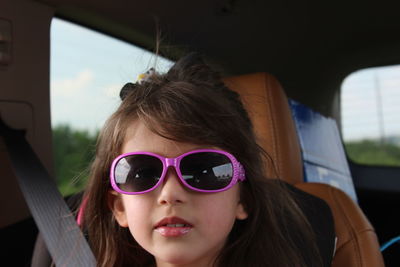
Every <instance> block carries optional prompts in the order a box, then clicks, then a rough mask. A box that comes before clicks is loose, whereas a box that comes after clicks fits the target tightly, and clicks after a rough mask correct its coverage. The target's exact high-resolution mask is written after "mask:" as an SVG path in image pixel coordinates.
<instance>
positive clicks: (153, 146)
mask: <svg viewBox="0 0 400 267" xmlns="http://www.w3.org/2000/svg"><path fill="white" fill-rule="evenodd" d="M201 148H214V147H212V146H204V145H198V144H191V143H185V142H178V141H175V140H170V139H167V138H165V137H162V136H160V135H158V134H156V133H154V132H153V131H151V130H150V129H149V128H148V127H147V126H146V125H145V124H144V123H143V122H141V121H140V120H136V121H134V122H132V123H130V124H129V126H128V127H127V130H126V135H125V138H124V143H123V145H122V149H121V150H122V151H121V153H128V152H137V151H146V152H152V153H156V154H159V155H161V156H164V157H177V156H179V155H181V154H183V153H185V152H188V151H191V150H195V149H201Z"/></svg>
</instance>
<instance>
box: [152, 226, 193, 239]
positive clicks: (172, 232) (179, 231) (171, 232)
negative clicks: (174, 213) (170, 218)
mask: <svg viewBox="0 0 400 267" xmlns="http://www.w3.org/2000/svg"><path fill="white" fill-rule="evenodd" d="M190 230H192V227H191V226H184V227H168V226H160V227H157V228H156V229H155V231H156V232H158V233H159V234H161V235H162V236H165V237H179V236H183V235H186V234H187V233H189V232H190Z"/></svg>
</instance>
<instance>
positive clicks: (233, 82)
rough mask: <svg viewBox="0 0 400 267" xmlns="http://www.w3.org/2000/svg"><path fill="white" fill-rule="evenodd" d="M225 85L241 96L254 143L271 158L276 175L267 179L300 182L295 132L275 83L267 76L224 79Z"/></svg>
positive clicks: (283, 94)
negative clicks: (253, 134)
mask: <svg viewBox="0 0 400 267" xmlns="http://www.w3.org/2000/svg"><path fill="white" fill-rule="evenodd" d="M224 82H225V84H226V85H227V86H228V87H229V88H230V89H232V90H234V91H236V92H238V93H239V94H240V96H241V99H242V102H243V104H244V107H245V108H246V110H247V112H248V113H249V116H250V119H251V120H252V122H253V125H254V129H255V133H256V136H257V139H258V140H257V143H258V144H259V145H260V146H261V147H262V148H263V149H264V150H265V151H266V152H267V153H268V154H269V156H270V157H271V159H272V161H273V163H274V165H275V168H276V172H277V174H275V171H274V170H271V169H270V170H268V171H267V175H268V176H269V177H276V176H278V177H277V178H279V179H282V180H284V181H286V182H288V183H291V184H295V183H298V182H303V167H302V162H301V154H300V146H299V142H298V137H297V134H296V128H295V125H294V122H293V119H292V115H291V111H290V108H289V104H288V99H287V97H286V94H285V92H284V91H283V89H282V86H281V85H280V84H279V82H278V81H277V80H276V79H275V77H273V76H272V75H270V74H268V73H255V74H247V75H240V76H234V77H228V78H225V79H224Z"/></svg>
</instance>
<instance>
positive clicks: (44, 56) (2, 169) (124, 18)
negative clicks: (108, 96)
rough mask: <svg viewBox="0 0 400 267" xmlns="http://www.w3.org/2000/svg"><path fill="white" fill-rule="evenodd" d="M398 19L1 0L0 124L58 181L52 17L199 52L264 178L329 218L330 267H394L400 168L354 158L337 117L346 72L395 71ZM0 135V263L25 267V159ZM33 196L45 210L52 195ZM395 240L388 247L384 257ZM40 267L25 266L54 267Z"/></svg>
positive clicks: (28, 222) (368, 12) (302, 9)
mask: <svg viewBox="0 0 400 267" xmlns="http://www.w3.org/2000/svg"><path fill="white" fill-rule="evenodd" d="M399 8H400V3H399V2H398V1H393V0H385V1H381V2H376V1H370V0H367V1H363V2H359V1H355V0H350V1H335V2H321V1H315V0H308V1H305V2H299V1H277V0H267V1H258V0H253V1H240V0H217V1H199V2H188V1H182V0H177V1H164V2H162V1H156V2H137V1H122V0H115V1H113V2H110V1H104V0H98V1H91V0H80V1H78V0H2V1H1V2H0V85H1V87H0V88H1V90H0V118H1V121H2V123H4V124H5V125H7V127H9V128H12V129H16V130H23V132H24V137H23V138H26V140H27V143H28V144H29V146H30V147H31V148H32V154H34V157H35V158H37V159H38V161H37V163H34V164H33V165H38V166H39V165H40V166H41V168H42V167H43V173H45V175H48V176H49V177H51V179H52V180H54V181H57V174H56V168H55V153H54V147H53V146H54V144H53V142H52V140H53V139H54V133H53V132H52V118H53V117H52V108H53V107H52V105H53V106H54V104H51V90H52V89H51V88H50V87H51V86H52V81H51V75H52V73H51V72H52V66H51V62H52V61H51V60H52V57H53V56H52V53H51V51H52V49H53V46H52V39H51V27H52V23H53V20H54V19H60V20H63V21H66V22H70V23H74V24H76V25H79V26H82V27H84V28H87V29H90V30H93V31H95V32H98V33H101V34H103V35H106V36H109V37H112V38H115V39H117V40H120V41H122V42H124V43H126V44H129V45H135V46H136V47H139V48H140V49H143V50H145V51H149V52H157V53H158V54H159V55H160V56H162V57H164V58H166V59H168V60H170V61H175V60H177V59H178V58H180V57H181V56H183V55H185V54H187V53H188V52H192V51H196V52H199V53H201V54H202V55H204V58H205V59H206V60H207V62H209V63H210V64H211V65H212V66H214V67H215V68H217V69H218V70H220V71H221V72H222V74H223V76H224V82H225V83H226V85H227V86H228V87H229V88H231V89H232V90H234V91H237V92H238V93H239V94H240V96H241V99H242V101H243V103H244V105H245V107H246V109H247V111H248V112H249V115H250V117H251V119H252V122H253V124H254V129H255V132H256V135H257V141H258V142H259V144H260V146H261V147H263V148H264V149H265V150H266V151H267V152H268V154H269V156H270V157H271V160H272V162H273V165H274V167H275V169H274V170H268V172H269V173H268V174H267V176H270V177H277V178H279V179H281V180H283V181H286V182H288V183H290V184H292V185H294V186H295V187H296V188H298V189H300V190H302V191H305V192H307V193H309V194H311V195H314V196H317V197H319V198H321V199H322V200H324V201H325V202H326V203H327V204H328V206H329V207H330V209H331V211H332V214H333V219H334V225H335V232H336V237H337V241H336V250H335V254H334V257H333V262H332V266H360V267H361V266H363V267H364V266H371V267H372V266H400V265H399V264H400V257H399V253H398V251H399V249H400V244H399V242H398V240H399V239H396V238H398V236H399V235H400V230H399V225H400V218H399V216H397V211H398V203H400V179H399V177H400V157H398V158H397V162H395V164H394V165H390V166H388V165H382V164H379V163H378V164H364V163H362V162H361V163H360V162H358V161H357V160H354V159H353V158H352V157H351V156H350V154H349V150H348V147H347V146H346V145H347V143H346V142H347V141H346V140H345V138H344V136H345V134H344V131H345V130H344V127H345V126H346V123H345V119H346V117H345V115H343V112H342V104H343V103H342V102H343V98H342V94H343V91H344V89H343V83H344V81H345V80H346V79H347V77H348V76H349V75H350V74H352V73H355V72H357V71H360V70H363V69H368V68H375V67H387V66H395V65H396V64H399V63H400V53H398V51H399V49H398V48H399V47H400V37H399V36H398V35H397V34H396V32H397V30H399V29H400V16H398V14H397V13H398V12H397V11H398V10H399ZM68 41H71V44H72V43H73V41H75V40H68ZM110 50H111V48H110ZM65 56H67V57H68V56H69V55H65ZM98 57H99V58H100V59H101V58H102V57H103V55H98ZM104 65H107V64H106V62H104ZM70 67H72V68H77V67H78V66H70ZM399 87H400V83H399V86H397V87H396V88H395V89H394V92H397V93H398V92H400V88H399ZM74 94H75V95H76V96H78V97H79V94H80V92H79V91H77V92H75V93H74ZM365 94H366V93H365ZM393 101H396V100H395V99H394V98H393ZM394 105H397V106H398V102H395V103H394ZM367 109H368V108H367ZM82 112H84V108H83V109H82ZM392 113H393V114H395V113H396V111H392ZM360 120H361V118H360ZM365 120H366V123H368V124H375V125H376V126H377V127H378V126H379V122H376V121H374V120H372V119H371V118H366V119H365ZM397 123H398V122H397V121H395V120H388V121H387V124H392V125H393V126H395V125H397ZM399 125H400V124H399ZM0 126H1V127H0V133H1V134H0V179H1V181H2V182H3V185H2V186H0V201H1V205H0V212H1V216H0V228H1V242H2V247H3V248H5V249H2V251H1V254H2V259H3V261H4V262H11V263H13V264H12V265H11V266H31V264H33V261H32V256H33V254H34V251H35V249H36V250H37V249H38V245H35V244H36V242H37V236H38V233H39V229H38V224H39V223H38V221H37V218H36V216H37V215H35V216H32V214H33V213H34V211H33V210H32V205H31V203H28V204H27V197H26V195H25V191H26V190H25V189H23V186H21V182H20V180H19V178H18V177H19V176H20V173H21V171H20V170H19V169H18V168H16V167H15V166H16V165H15V163H14V161H15V159H16V158H17V159H18V158H20V159H22V160H21V162H20V164H22V165H24V164H23V163H24V160H25V162H26V166H28V167H26V166H25V169H26V171H25V172H24V173H25V176H27V177H29V173H30V171H29V170H30V169H29V168H31V167H29V166H31V165H30V162H28V161H30V159H29V158H28V157H27V156H26V155H28V154H29V153H28V152H26V155H24V152H23V151H22V152H21V151H17V150H16V149H15V150H13V149H11V148H12V146H10V144H9V143H8V142H9V141H8V140H10V138H9V137H10V134H9V131H8V130H7V129H6V128H7V127H3V126H2V125H0ZM7 134H8V136H7ZM11 135H13V134H11ZM398 135H400V131H399V133H398ZM21 138H22V137H21ZM398 147H400V143H399V145H398ZM10 149H11V150H13V151H10ZM376 154H378V153H376ZM399 155H400V154H399ZM35 162H36V161H35ZM396 164H397V165H396ZM21 168H22V167H21ZM32 168H33V167H32ZM40 170H41V171H42V169H40ZM32 173H34V171H32ZM32 175H33V174H32ZM71 179H73V177H71ZM21 188H22V189H21ZM40 190H42V191H40V192H41V193H39V195H42V196H43V199H46V190H44V191H43V188H42V189H40ZM33 191H34V190H33ZM49 191H50V190H49ZM38 192H39V191H38ZM57 194H58V195H59V196H58V195H57V198H58V197H59V198H60V199H61V198H62V197H66V196H61V195H60V194H59V193H57ZM34 198H35V197H34ZM49 199H50V200H47V201H48V202H51V201H52V200H51V199H52V198H49ZM43 201H45V200H43ZM30 202H32V201H30ZM44 203H45V202H44ZM45 204H46V203H45ZM50 204H51V203H49V206H50ZM54 205H56V204H54ZM57 205H58V204H57ZM55 207H56V206H55ZM45 210H46V207H44V212H45ZM49 214H50V213H49ZM51 216H52V215H51ZM51 216H49V217H51ZM72 221H74V219H73V218H72ZM50 224H51V222H50ZM49 228H51V227H50V226H49ZM40 229H41V232H43V231H46V230H45V229H46V228H45V226H41V228H40ZM389 240H391V241H392V242H390V245H391V246H390V248H387V249H386V248H385V250H383V249H382V247H383V246H384V245H385V244H388V241H389ZM394 240H397V241H394ZM49 250H50V249H49ZM16 252H18V253H17V254H16ZM50 252H51V251H50ZM16 255H17V256H16ZM43 257H45V256H43ZM35 260H36V263H35V264H33V265H32V266H41V264H43V262H48V261H47V259H45V260H44V261H40V259H39V261H37V258H36V259H35ZM53 260H54V259H53ZM38 262H39V263H38Z"/></svg>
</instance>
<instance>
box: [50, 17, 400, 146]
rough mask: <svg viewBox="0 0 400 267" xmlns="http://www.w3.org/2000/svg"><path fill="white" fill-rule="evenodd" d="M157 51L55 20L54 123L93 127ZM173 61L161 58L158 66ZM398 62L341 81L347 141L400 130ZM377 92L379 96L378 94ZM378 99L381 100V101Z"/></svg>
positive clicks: (98, 125) (162, 67)
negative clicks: (120, 91) (123, 88)
mask: <svg viewBox="0 0 400 267" xmlns="http://www.w3.org/2000/svg"><path fill="white" fill-rule="evenodd" d="M155 58H156V57H155V56H154V55H153V54H152V53H150V52H148V51H146V50H143V49H140V48H137V47H135V46H133V45H132V44H128V43H125V42H122V41H119V40H117V39H113V38H111V37H109V36H106V35H103V34H100V33H98V32H95V31H92V30H88V29H85V28H83V27H81V26H76V25H74V24H71V23H69V22H65V21H62V20H60V19H57V18H55V19H53V21H52V25H51V76H50V77H51V118H52V125H53V126H56V125H59V124H69V125H71V126H72V127H73V128H77V129H81V130H88V131H90V132H95V131H97V130H99V129H100V128H101V127H102V125H103V124H104V122H105V120H106V119H107V118H108V116H110V114H111V113H112V112H113V111H114V110H115V109H116V108H117V106H118V104H119V103H120V100H119V97H118V94H119V90H120V89H121V88H122V86H123V85H124V84H125V83H127V82H135V81H136V80H137V76H138V75H139V74H140V73H143V72H146V71H147V70H148V69H149V67H150V66H153V65H154V60H155ZM171 65H172V62H171V61H169V60H166V59H163V58H158V59H157V65H156V66H157V71H159V72H165V71H166V70H168V68H169V67H170V66H171ZM399 87H400V66H393V67H381V68H378V69H377V68H374V69H366V70H361V71H357V72H355V73H353V74H351V75H349V76H348V77H347V78H346V79H345V80H344V82H343V84H342V89H341V90H342V95H341V112H342V129H343V130H342V134H343V138H344V140H345V141H349V140H357V139H366V138H379V136H380V135H381V134H384V136H386V137H389V136H394V135H396V136H400V107H399V103H400V101H399V100H400V90H399ZM377 96H378V97H377ZM379 99H380V101H379Z"/></svg>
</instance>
